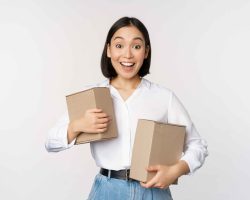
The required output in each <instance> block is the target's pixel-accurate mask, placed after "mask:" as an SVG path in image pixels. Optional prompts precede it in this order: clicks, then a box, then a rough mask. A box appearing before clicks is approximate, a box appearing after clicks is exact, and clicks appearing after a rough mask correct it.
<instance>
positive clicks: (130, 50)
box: [107, 26, 148, 79]
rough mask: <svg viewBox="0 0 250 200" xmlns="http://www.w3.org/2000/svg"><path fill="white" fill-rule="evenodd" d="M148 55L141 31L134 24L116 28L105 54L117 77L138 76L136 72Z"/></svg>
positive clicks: (128, 77) (129, 77)
mask: <svg viewBox="0 0 250 200" xmlns="http://www.w3.org/2000/svg"><path fill="white" fill-rule="evenodd" d="M147 55H148V48H147V47H146V45H145V40H144V37H143V35H142V33H141V32H140V31H139V30H138V29H137V28H136V27H134V26H125V27H122V28H120V29H118V30H117V31H116V32H115V34H114V35H113V37H112V38H111V42H110V44H108V48H107V56H108V57H109V58H111V63H112V65H113V67H114V69H115V71H116V73H117V75H118V78H122V79H132V78H138V77H139V75H138V72H139V70H140V68H141V66H142V64H143V61H144V59H145V58H147Z"/></svg>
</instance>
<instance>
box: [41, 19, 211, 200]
mask: <svg viewBox="0 0 250 200" xmlns="http://www.w3.org/2000/svg"><path fill="white" fill-rule="evenodd" d="M150 59H151V46H150V39H149V35H148V31H147V29H146V27H145V26H144V25H143V24H142V22H140V21H139V20H138V19H136V18H129V17H123V18H121V19H119V20H118V21H116V22H115V23H114V24H113V26H112V27H111V28H110V30H109V32H108V35H107V39H106V42H105V46H104V50H103V54H102V59H101V69H102V73H103V75H104V76H105V77H106V78H107V79H106V80H105V81H104V82H101V83H99V84H96V85H93V86H92V87H108V88H109V89H110V93H111V96H112V98H113V103H114V109H115V117H116V119H115V120H116V122H117V127H118V137H117V138H115V139H112V140H106V141H101V142H93V143H91V144H90V147H91V152H92V156H93V158H94V159H95V162H96V165H97V166H98V167H100V168H101V170H100V173H98V174H97V175H96V177H95V180H94V184H93V186H92V189H91V192H90V194H89V199H90V200H105V199H110V200H123V199H124V200H131V199H135V200H139V199H143V200H148V199H150V200H151V199H155V200H161V199H162V200H163V199H164V200H170V199H172V197H171V193H170V190H169V185H170V184H171V183H173V182H174V181H175V180H176V179H177V178H179V177H180V176H182V175H184V174H191V173H193V172H195V171H196V170H197V169H198V168H200V167H201V166H202V164H203V163H204V160H205V157H206V156H207V145H206V142H205V141H204V140H203V139H202V138H201V137H200V136H199V134H198V132H197V131H196V129H195V126H194V124H193V123H192V121H191V119H190V117H189V115H188V114H187V112H186V110H185V108H184V107H183V105H182V104H181V103H180V101H179V100H178V98H177V97H176V96H175V94H174V93H173V92H172V91H171V90H169V89H167V88H165V87H162V86H160V85H158V84H155V83H152V82H150V81H148V80H146V79H145V78H143V77H144V76H145V75H147V74H148V73H149V68H150ZM138 119H149V120H154V121H158V122H163V123H173V124H181V125H185V126H186V139H185V148H184V154H183V156H182V158H181V159H180V161H179V162H178V163H176V164H175V165H171V166H163V165H156V166H149V168H147V169H145V170H148V171H155V172H156V175H155V176H154V177H153V178H152V179H151V180H150V181H148V182H147V183H142V182H138V181H135V180H127V174H128V173H129V169H130V164H131V152H132V148H133V142H134V138H135V130H136V126H137V121H138ZM110 120H112V119H110V117H109V116H107V114H106V113H104V112H103V111H102V110H101V109H90V110H88V111H86V113H85V115H84V116H82V118H80V119H78V120H75V121H72V122H70V123H69V119H68V116H67V114H65V116H64V117H63V118H62V119H61V120H60V121H59V122H58V123H57V124H56V125H55V127H54V128H52V129H51V130H50V132H49V135H48V139H47V141H46V149H47V150H48V151H61V150H64V149H67V148H70V147H72V146H73V144H74V142H75V138H76V137H77V135H78V134H79V133H80V132H91V133H95V132H105V131H106V130H107V127H108V124H109V123H110Z"/></svg>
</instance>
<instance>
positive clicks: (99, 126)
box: [96, 123, 108, 129]
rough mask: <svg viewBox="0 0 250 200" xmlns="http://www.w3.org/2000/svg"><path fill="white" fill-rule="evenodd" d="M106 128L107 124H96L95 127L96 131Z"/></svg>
mask: <svg viewBox="0 0 250 200" xmlns="http://www.w3.org/2000/svg"><path fill="white" fill-rule="evenodd" d="M107 127H108V124H107V123H105V124H97V125H96V128H97V129H103V128H107Z"/></svg>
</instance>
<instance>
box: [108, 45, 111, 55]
mask: <svg viewBox="0 0 250 200" xmlns="http://www.w3.org/2000/svg"><path fill="white" fill-rule="evenodd" d="M107 57H108V58H110V57H111V53H110V47H109V43H108V44H107Z"/></svg>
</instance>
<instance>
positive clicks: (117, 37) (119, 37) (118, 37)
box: [114, 36, 144, 42]
mask: <svg viewBox="0 0 250 200" xmlns="http://www.w3.org/2000/svg"><path fill="white" fill-rule="evenodd" d="M116 39H122V40H124V38H123V37H121V36H116V37H115V38H114V40H116ZM133 40H141V41H142V42H144V40H143V39H142V38H141V37H135V38H133Z"/></svg>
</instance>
